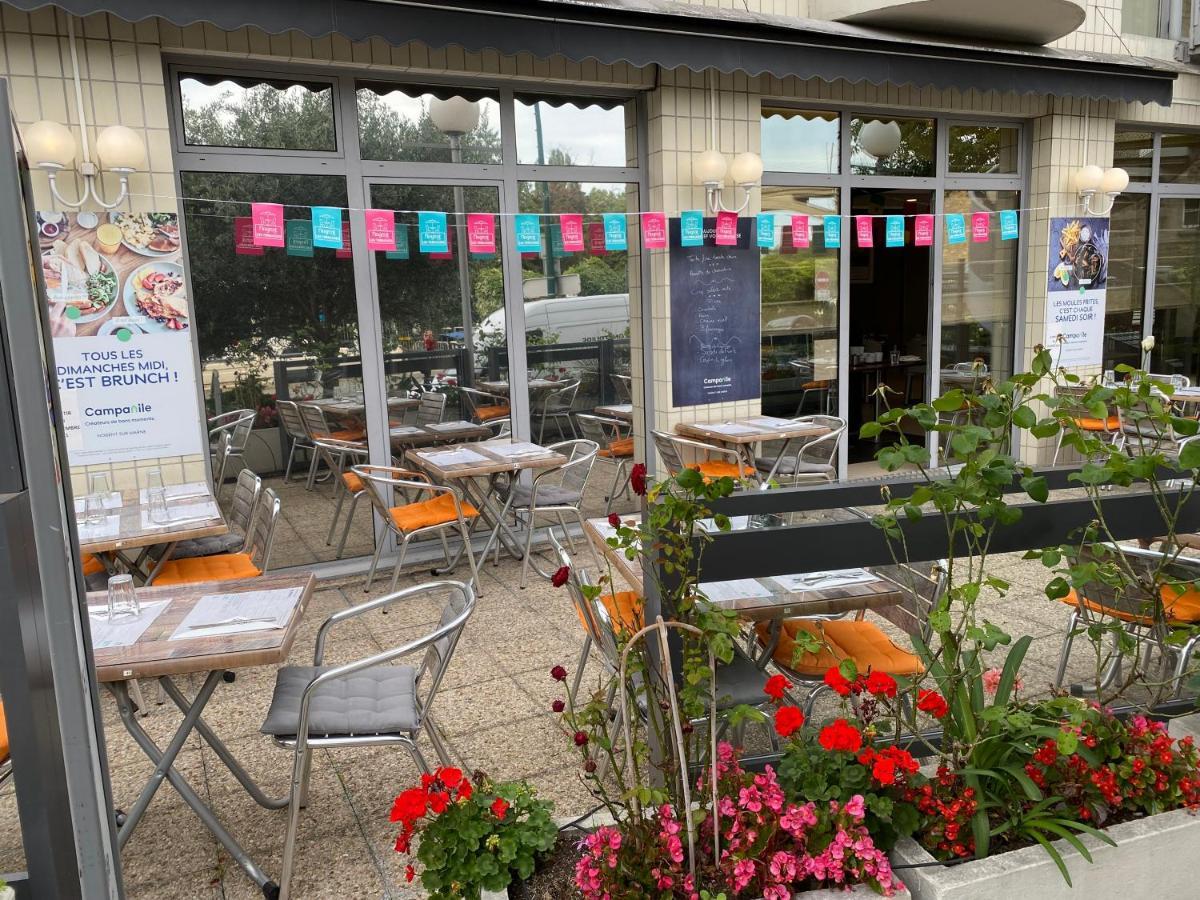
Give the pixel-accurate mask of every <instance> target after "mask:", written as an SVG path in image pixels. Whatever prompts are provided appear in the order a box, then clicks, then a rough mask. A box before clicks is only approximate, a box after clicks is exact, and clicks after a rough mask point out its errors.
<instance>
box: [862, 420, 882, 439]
mask: <svg viewBox="0 0 1200 900" xmlns="http://www.w3.org/2000/svg"><path fill="white" fill-rule="evenodd" d="M882 433H883V426H882V425H880V424H879V423H878V422H863V424H862V427H861V428H859V430H858V436H859V437H861V438H874V437H879V435H880V434H882Z"/></svg>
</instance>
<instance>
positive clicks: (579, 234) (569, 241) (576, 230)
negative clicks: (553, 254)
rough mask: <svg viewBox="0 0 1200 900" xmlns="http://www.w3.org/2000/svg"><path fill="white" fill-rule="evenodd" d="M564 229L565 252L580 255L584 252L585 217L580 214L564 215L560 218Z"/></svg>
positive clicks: (563, 242)
mask: <svg viewBox="0 0 1200 900" xmlns="http://www.w3.org/2000/svg"><path fill="white" fill-rule="evenodd" d="M558 223H559V226H560V227H561V228H562V244H563V250H565V251H566V252H567V253H579V252H580V251H582V250H583V216H581V215H580V214H579V213H563V214H562V215H561V216H559V217H558Z"/></svg>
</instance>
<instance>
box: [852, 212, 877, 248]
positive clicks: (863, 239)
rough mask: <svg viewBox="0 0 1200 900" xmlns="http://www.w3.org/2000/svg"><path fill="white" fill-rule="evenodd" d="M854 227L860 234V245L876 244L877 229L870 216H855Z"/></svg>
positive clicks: (869, 245) (871, 245) (870, 245)
mask: <svg viewBox="0 0 1200 900" xmlns="http://www.w3.org/2000/svg"><path fill="white" fill-rule="evenodd" d="M854 229H855V231H856V233H857V234H858V246H860V247H874V246H875V229H874V227H873V226H872V224H871V217H870V216H855V217H854Z"/></svg>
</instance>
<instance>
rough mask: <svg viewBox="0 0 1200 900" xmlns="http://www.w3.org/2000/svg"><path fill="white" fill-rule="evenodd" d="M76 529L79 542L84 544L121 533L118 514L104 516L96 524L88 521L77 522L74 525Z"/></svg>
mask: <svg viewBox="0 0 1200 900" xmlns="http://www.w3.org/2000/svg"><path fill="white" fill-rule="evenodd" d="M76 530H77V531H78V532H79V542H80V543H81V544H86V543H88V542H89V541H104V540H108V539H109V538H115V537H116V536H117V535H119V534H120V533H121V517H120V516H105V517H104V518H103V519H102V520H101V521H100V522H98V523H96V524H94V525H93V524H89V523H88V522H79V523H77V525H76Z"/></svg>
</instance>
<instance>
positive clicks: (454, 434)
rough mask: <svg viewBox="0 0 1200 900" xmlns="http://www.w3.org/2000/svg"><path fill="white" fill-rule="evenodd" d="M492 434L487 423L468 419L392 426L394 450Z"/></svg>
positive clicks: (484, 436)
mask: <svg viewBox="0 0 1200 900" xmlns="http://www.w3.org/2000/svg"><path fill="white" fill-rule="evenodd" d="M491 435H492V430H491V429H490V428H488V427H487V426H486V425H477V424H475V423H474V422H467V421H461V422H439V423H437V424H435V425H393V426H392V428H391V441H392V450H393V451H395V452H400V451H402V450H404V449H405V448H408V447H429V446H432V445H434V444H454V443H459V442H462V441H476V440H479V439H480V438H486V437H491Z"/></svg>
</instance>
